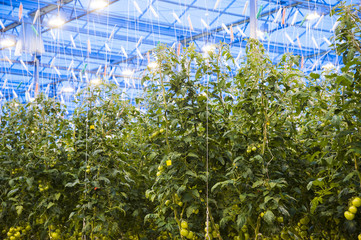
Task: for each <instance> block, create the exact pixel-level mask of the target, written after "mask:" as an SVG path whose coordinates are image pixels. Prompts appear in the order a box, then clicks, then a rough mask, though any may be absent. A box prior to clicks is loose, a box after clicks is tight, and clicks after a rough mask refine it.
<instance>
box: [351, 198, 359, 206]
mask: <svg viewBox="0 0 361 240" xmlns="http://www.w3.org/2000/svg"><path fill="white" fill-rule="evenodd" d="M352 205H354V206H355V207H361V198H359V197H356V198H355V199H354V200H352Z"/></svg>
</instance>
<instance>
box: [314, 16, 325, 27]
mask: <svg viewBox="0 0 361 240" xmlns="http://www.w3.org/2000/svg"><path fill="white" fill-rule="evenodd" d="M324 16H325V15H321V17H320V18H319V19H318V21H317V23H316V24H315V26H314V27H313V28H317V27H318V25H319V24H320V23H321V21H322V19H323V17H324Z"/></svg>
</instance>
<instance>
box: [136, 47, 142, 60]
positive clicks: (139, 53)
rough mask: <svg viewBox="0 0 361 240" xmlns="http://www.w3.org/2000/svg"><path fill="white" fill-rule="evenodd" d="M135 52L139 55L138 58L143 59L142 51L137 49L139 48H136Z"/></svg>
mask: <svg viewBox="0 0 361 240" xmlns="http://www.w3.org/2000/svg"><path fill="white" fill-rule="evenodd" d="M137 54H138V56H139V58H140V59H143V56H142V53H141V52H140V51H139V49H138V48H137Z"/></svg>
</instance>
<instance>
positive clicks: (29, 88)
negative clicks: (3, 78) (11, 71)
mask: <svg viewBox="0 0 361 240" xmlns="http://www.w3.org/2000/svg"><path fill="white" fill-rule="evenodd" d="M33 84H34V82H31V84H30V85H29V87H28V92H30V90H31V88H32V87H33Z"/></svg>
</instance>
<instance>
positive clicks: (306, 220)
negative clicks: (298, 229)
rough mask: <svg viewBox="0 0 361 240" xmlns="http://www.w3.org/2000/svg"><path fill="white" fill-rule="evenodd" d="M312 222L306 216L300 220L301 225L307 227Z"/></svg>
mask: <svg viewBox="0 0 361 240" xmlns="http://www.w3.org/2000/svg"><path fill="white" fill-rule="evenodd" d="M309 222H310V219H309V218H308V217H307V216H306V217H304V218H302V219H301V220H300V223H301V224H303V225H306V224H308V223H309Z"/></svg>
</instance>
